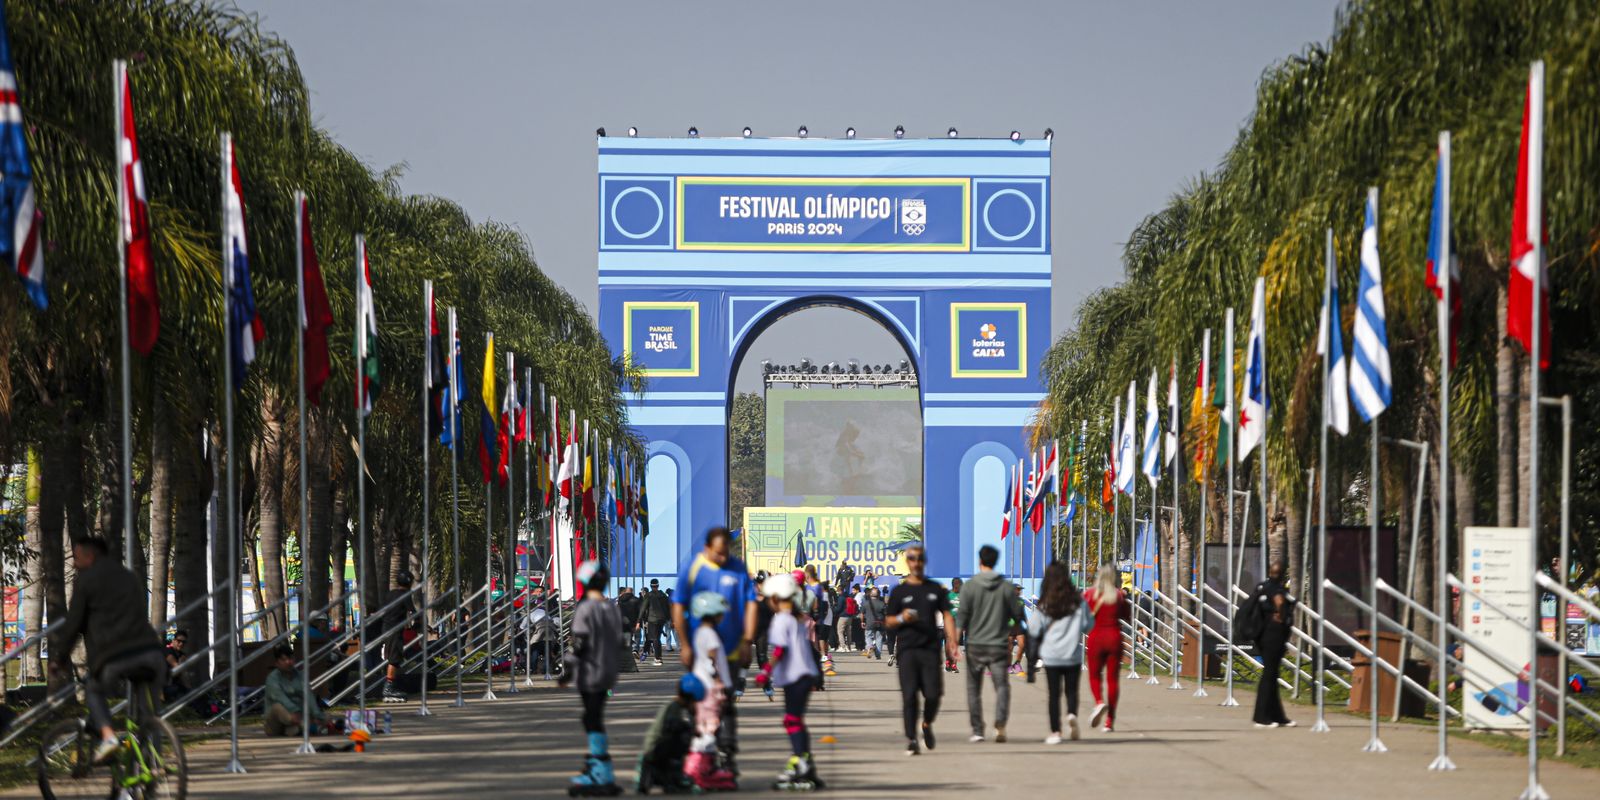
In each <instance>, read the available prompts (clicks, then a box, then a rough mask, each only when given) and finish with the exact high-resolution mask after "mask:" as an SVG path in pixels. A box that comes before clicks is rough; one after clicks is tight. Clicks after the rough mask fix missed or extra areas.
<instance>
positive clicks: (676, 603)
mask: <svg viewBox="0 0 1600 800" xmlns="http://www.w3.org/2000/svg"><path fill="white" fill-rule="evenodd" d="M732 544H733V534H732V532H730V531H729V530H728V529H727V528H723V527H716V528H712V529H711V530H709V531H706V544H705V547H704V548H703V549H702V550H701V552H700V555H698V556H696V557H695V559H694V560H693V561H691V562H690V563H689V564H688V565H687V566H685V568H684V570H683V571H682V572H680V573H679V574H678V585H677V587H676V589H674V591H673V597H674V600H673V604H672V626H673V628H674V629H675V630H677V632H678V646H679V647H680V648H681V650H682V657H681V659H682V661H683V666H684V668H685V669H690V668H693V667H694V639H693V638H692V631H691V627H690V625H691V622H692V624H693V627H696V628H698V627H699V626H700V619H699V617H696V616H694V615H693V614H692V611H693V609H691V608H687V607H685V603H688V602H692V601H693V598H694V596H695V595H697V594H699V593H700V592H713V593H715V594H718V595H721V596H722V599H723V600H725V601H727V604H728V609H727V611H726V612H725V613H724V614H723V615H722V620H721V621H720V622H718V623H717V625H716V631H717V637H718V639H719V640H720V641H721V643H722V653H723V654H724V656H725V657H726V658H727V660H728V675H729V678H730V680H729V683H728V685H729V686H730V687H732V690H731V691H729V692H727V693H725V694H724V696H723V704H722V725H721V727H720V728H718V730H717V749H718V751H719V754H720V758H721V762H722V765H723V766H724V767H726V768H727V769H728V771H729V772H732V773H733V774H734V775H735V776H738V774H739V767H738V764H737V762H736V761H735V757H736V756H737V754H738V752H739V720H738V716H737V714H736V713H735V710H734V709H735V704H734V697H735V695H737V694H738V692H739V689H740V687H742V686H744V669H745V667H746V666H747V665H749V663H750V643H751V642H752V641H754V640H755V638H756V617H757V614H756V585H755V582H754V581H752V580H751V579H750V570H748V569H746V568H745V565H744V562H743V561H741V560H739V559H737V558H734V557H733V556H731V555H729V552H728V551H729V548H730V547H731V546H732ZM769 580H770V579H769Z"/></svg>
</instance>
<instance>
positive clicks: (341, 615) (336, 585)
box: [328, 491, 350, 628]
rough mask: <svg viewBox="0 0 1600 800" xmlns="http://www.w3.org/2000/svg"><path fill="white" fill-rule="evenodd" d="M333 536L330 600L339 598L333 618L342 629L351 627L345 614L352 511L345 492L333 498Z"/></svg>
mask: <svg viewBox="0 0 1600 800" xmlns="http://www.w3.org/2000/svg"><path fill="white" fill-rule="evenodd" d="M332 533H333V535H332V536H331V537H329V539H328V541H329V544H330V545H331V546H332V548H333V577H332V590H331V592H330V596H329V599H330V600H332V599H334V598H338V601H339V602H338V603H337V604H336V605H334V607H333V612H332V614H331V616H332V617H333V620H334V624H336V625H337V626H338V627H340V628H346V627H349V625H350V616H349V615H348V614H346V613H345V611H346V610H347V609H348V608H349V605H350V599H349V597H348V594H349V592H347V591H345V580H344V574H345V570H346V568H347V566H348V556H349V553H350V511H349V507H348V506H347V504H346V503H345V496H344V492H343V491H335V492H334V497H333V528H332Z"/></svg>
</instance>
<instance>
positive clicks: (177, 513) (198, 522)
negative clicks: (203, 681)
mask: <svg viewBox="0 0 1600 800" xmlns="http://www.w3.org/2000/svg"><path fill="white" fill-rule="evenodd" d="M178 430H179V431H180V433H177V434H176V435H173V433H172V432H171V431H169V436H170V437H171V438H170V439H169V442H170V445H169V457H170V458H171V459H172V468H171V480H172V601H173V603H174V604H175V606H176V609H175V610H182V609H184V608H186V607H188V606H189V605H191V604H198V607H197V608H194V609H191V610H189V611H188V612H186V613H184V614H181V615H179V616H178V617H177V618H176V619H175V620H173V624H174V625H175V626H176V627H177V628H179V629H182V630H185V631H187V632H188V634H189V646H188V650H189V652H191V653H195V652H199V651H200V650H203V649H205V647H206V646H207V645H209V644H210V643H211V642H212V641H213V637H212V632H211V630H210V628H209V625H208V619H207V615H208V613H211V609H212V608H214V609H215V614H216V615H217V619H218V620H219V622H218V625H217V627H218V629H219V630H221V629H226V627H227V624H226V620H227V616H226V611H225V610H226V608H227V605H226V604H227V602H228V598H229V597H230V596H231V593H230V592H226V591H224V592H218V593H217V597H216V598H215V599H214V600H213V601H212V602H211V603H206V602H203V598H205V596H206V594H207V593H208V592H210V591H211V569H210V567H211V565H210V564H209V563H208V562H207V560H206V555H207V553H206V543H207V540H208V538H209V533H210V526H209V525H208V521H207V516H206V513H207V511H208V509H209V506H210V505H211V494H212V493H211V489H212V483H211V464H210V461H209V460H208V459H207V458H206V451H205V441H204V434H203V433H200V432H199V431H198V430H196V429H195V428H193V427H190V428H188V429H187V432H181V431H184V430H185V429H184V428H182V427H180V428H179V429H178ZM226 579H227V577H226V575H225V574H223V573H218V575H217V580H219V581H222V580H226ZM223 655H224V656H225V655H226V654H225V653H224V654H223ZM201 672H204V670H199V671H196V672H195V673H193V674H194V675H198V674H199V673H201Z"/></svg>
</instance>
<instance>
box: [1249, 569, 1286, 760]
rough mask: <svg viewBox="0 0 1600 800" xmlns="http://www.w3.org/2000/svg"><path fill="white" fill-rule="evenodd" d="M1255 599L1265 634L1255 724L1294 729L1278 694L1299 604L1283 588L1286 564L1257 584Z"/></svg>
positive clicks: (1260, 640) (1261, 637)
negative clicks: (1279, 681) (1295, 609)
mask: <svg viewBox="0 0 1600 800" xmlns="http://www.w3.org/2000/svg"><path fill="white" fill-rule="evenodd" d="M1255 598H1256V606H1257V608H1259V609H1260V610H1261V634H1260V635H1259V636H1257V637H1256V653H1257V654H1258V655H1260V656H1261V685H1260V687H1258V688H1257V689H1256V709H1255V715H1254V719H1255V724H1256V727H1257V728H1277V727H1284V728H1293V727H1294V720H1292V719H1289V717H1288V716H1287V715H1285V714H1284V713H1283V696H1282V695H1280V694H1279V693H1278V692H1279V689H1278V670H1279V668H1280V667H1281V666H1282V665H1283V653H1284V650H1285V649H1286V648H1287V647H1288V644H1289V622H1290V620H1292V619H1294V604H1295V599H1294V595H1291V594H1289V590H1288V588H1287V587H1285V586H1284V585H1283V562H1281V561H1274V562H1272V567H1271V569H1269V570H1268V571H1267V579H1266V580H1264V581H1262V582H1261V583H1258V584H1256V590H1255Z"/></svg>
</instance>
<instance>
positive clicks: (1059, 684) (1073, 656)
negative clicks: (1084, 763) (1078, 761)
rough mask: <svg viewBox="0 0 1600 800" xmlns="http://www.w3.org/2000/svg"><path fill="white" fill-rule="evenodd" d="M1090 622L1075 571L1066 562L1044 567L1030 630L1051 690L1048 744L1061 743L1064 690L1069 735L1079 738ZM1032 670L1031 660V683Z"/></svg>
mask: <svg viewBox="0 0 1600 800" xmlns="http://www.w3.org/2000/svg"><path fill="white" fill-rule="evenodd" d="M1089 624H1090V617H1089V610H1088V607H1087V606H1086V605H1085V604H1084V602H1083V596H1082V595H1081V594H1080V593H1079V592H1078V587H1077V585H1076V584H1074V583H1073V582H1072V572H1071V571H1070V570H1068V569H1067V565H1066V564H1065V563H1063V562H1060V561H1052V562H1050V564H1049V565H1048V566H1046V567H1045V570H1044V588H1043V597H1042V598H1041V600H1040V602H1039V609H1038V612H1037V613H1036V614H1034V615H1032V620H1031V623H1030V625H1031V626H1030V628H1029V630H1028V639H1029V642H1030V645H1031V647H1030V649H1031V650H1032V651H1034V652H1036V653H1038V656H1039V662H1040V663H1042V664H1043V665H1044V677H1045V688H1046V689H1048V690H1049V692H1050V700H1049V703H1048V706H1047V707H1048V709H1049V714H1050V735H1049V736H1047V737H1046V738H1045V740H1044V743H1045V744H1060V743H1061V742H1062V735H1061V731H1062V728H1061V695H1062V693H1063V692H1065V693H1066V697H1067V726H1066V731H1067V737H1066V738H1069V739H1077V738H1078V676H1079V673H1080V672H1082V671H1083V635H1084V633H1085V631H1087V630H1088V629H1089ZM1033 672H1034V667H1033V664H1032V663H1031V662H1030V663H1029V665H1028V678H1029V680H1030V682H1031V681H1032V679H1033Z"/></svg>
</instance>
